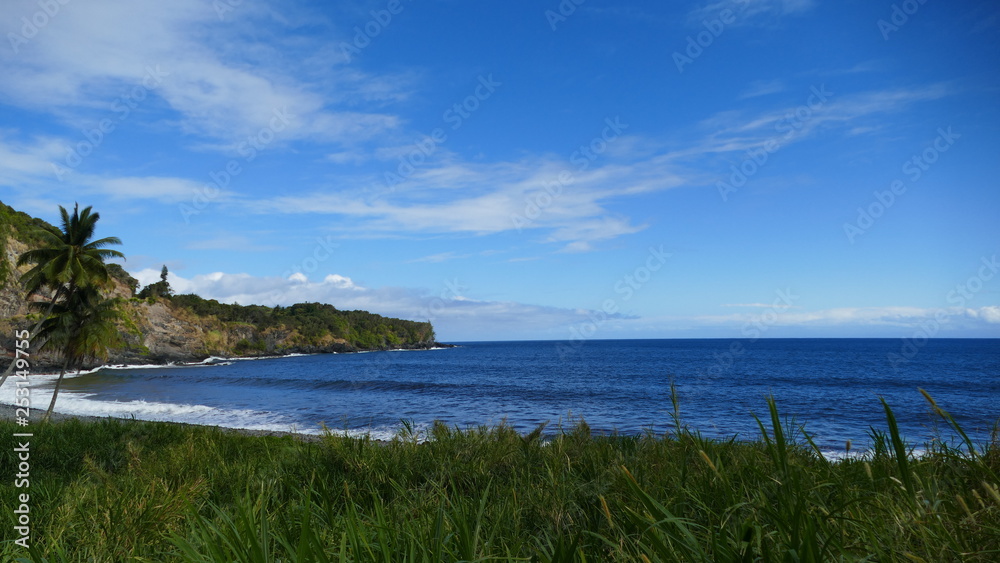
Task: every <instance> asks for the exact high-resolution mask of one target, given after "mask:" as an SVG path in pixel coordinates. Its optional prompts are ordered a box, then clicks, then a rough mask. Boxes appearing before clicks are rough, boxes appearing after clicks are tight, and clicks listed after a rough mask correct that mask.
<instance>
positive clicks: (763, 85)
mask: <svg viewBox="0 0 1000 563" xmlns="http://www.w3.org/2000/svg"><path fill="white" fill-rule="evenodd" d="M784 91H785V82H784V81H783V80H780V79H777V78H776V79H774V80H754V81H753V82H751V83H750V86H749V87H747V89H746V90H745V91H744V92H743V93H742V94H740V95H739V98H740V99H741V100H746V99H749V98H758V97H760V96H766V95H768V94H777V93H778V92H784Z"/></svg>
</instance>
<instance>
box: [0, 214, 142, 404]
mask: <svg viewBox="0 0 1000 563" xmlns="http://www.w3.org/2000/svg"><path fill="white" fill-rule="evenodd" d="M59 213H60V216H61V225H62V227H61V228H57V227H54V226H52V225H46V226H45V227H42V228H39V229H36V231H35V232H34V233H32V238H35V239H37V240H38V241H39V244H40V246H39V247H38V248H35V249H32V250H28V251H27V252H25V253H23V254H21V256H20V257H19V258H18V260H17V265H18V266H24V265H31V268H30V269H29V270H28V271H27V272H25V273H24V275H22V276H21V284H22V285H23V286H24V290H25V292H26V293H27V295H28V299H31V297H32V296H34V295H43V296H45V298H46V299H47V300H48V310H47V311H46V312H45V314H44V315H42V318H41V320H39V321H38V324H36V325H35V328H34V329H33V330H32V331H31V337H30V338H32V339H33V338H34V337H35V335H36V334H37V333H38V332H39V330H41V328H42V325H43V324H44V323H45V322H46V321H47V320H48V319H49V318H50V316H51V315H52V314H53V313H54V312H55V309H56V306H57V305H58V304H59V303H63V304H64V305H66V306H67V307H73V306H75V305H74V304H76V305H79V304H81V303H84V302H85V301H86V300H81V299H77V296H76V293H77V291H79V290H81V289H93V290H95V291H99V290H100V289H104V288H106V287H107V286H108V285H109V284H110V283H111V281H110V280H111V276H110V275H109V274H108V268H107V265H106V264H105V263H104V261H105V260H106V259H108V258H124V257H125V255H124V254H122V253H121V252H119V251H117V250H112V249H109V248H107V247H108V246H112V245H119V244H121V240H120V239H118V238H117V237H105V238H102V239H97V240H93V237H94V230H95V227H96V225H97V221H98V220H99V219H100V218H101V215H100V214H99V213H92V212H91V207H86V208H84V210H83V211H80V206H79V204H77V205H76V206H75V207H74V208H73V214H72V215H70V213H69V212H68V211H66V209H65V208H64V207H63V206H61V205H60V206H59ZM90 301H93V300H90ZM77 317H78V320H80V319H86V318H88V317H87V315H83V314H80V315H77ZM64 320H65V319H64ZM52 334H54V333H52ZM11 367H13V363H12V364H11ZM10 372H11V369H10V368H8V370H7V372H6V373H5V374H4V376H3V379H0V386H2V385H3V384H4V382H6V380H7V376H8V375H10ZM60 381H61V378H60ZM56 393H58V384H57V387H56Z"/></svg>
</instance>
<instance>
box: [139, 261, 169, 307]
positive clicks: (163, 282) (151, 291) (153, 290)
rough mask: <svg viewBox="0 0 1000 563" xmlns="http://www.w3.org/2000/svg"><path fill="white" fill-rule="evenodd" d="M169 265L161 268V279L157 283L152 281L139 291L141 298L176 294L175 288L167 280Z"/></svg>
mask: <svg viewBox="0 0 1000 563" xmlns="http://www.w3.org/2000/svg"><path fill="white" fill-rule="evenodd" d="M168 274H169V272H168V271H167V267H166V266H165V265H164V266H163V269H162V270H160V281H158V282H156V283H151V284H149V285H147V286H146V287H144V288H142V291H140V292H139V295H138V297H139V299H148V298H150V297H153V298H156V297H172V296H173V295H174V290H173V288H171V287H170V282H168V281H167V275H168Z"/></svg>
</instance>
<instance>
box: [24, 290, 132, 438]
mask: <svg viewBox="0 0 1000 563" xmlns="http://www.w3.org/2000/svg"><path fill="white" fill-rule="evenodd" d="M65 291H66V290H65V289H64V290H61V291H60V293H62V292H65ZM64 297H65V298H64V299H61V300H59V301H58V302H57V304H56V305H55V306H54V307H52V308H51V314H50V315H49V316H48V317H46V319H45V320H44V321H43V322H42V325H41V328H40V330H39V332H38V338H39V339H40V340H41V341H42V345H41V347H40V349H41V350H45V349H50V350H54V351H55V352H57V353H59V354H62V357H63V365H62V369H61V370H60V371H59V379H58V380H56V386H55V389H53V391H52V400H51V401H50V402H49V408H48V410H47V411H46V412H45V418H44V419H43V420H48V419H49V417H50V416H51V415H52V409H54V408H55V406H56V398H57V397H58V396H59V387H60V386H61V385H62V380H63V377H64V376H65V375H66V372H67V370H70V369H79V368H80V367H82V366H83V362H84V361H86V360H87V359H94V360H97V359H100V360H107V358H108V348H110V347H112V346H115V345H117V344H120V343H121V333H120V332H119V330H118V322H119V321H120V320H121V319H122V315H121V313H120V312H119V310H118V299H106V298H104V296H102V295H101V292H100V290H98V289H97V288H95V287H93V286H82V287H77V288H76V290H75V291H74V292H73V293H72V294H68V293H67V294H65V296H64ZM36 306H38V307H44V306H45V305H44V304H41V303H38V304H36Z"/></svg>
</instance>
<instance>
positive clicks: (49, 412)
mask: <svg viewBox="0 0 1000 563" xmlns="http://www.w3.org/2000/svg"><path fill="white" fill-rule="evenodd" d="M69 360H70V359H69V358H68V357H67V358H66V361H65V362H63V367H62V369H61V370H60V371H59V379H57V380H56V387H55V389H53V390H52V400H51V401H49V410H47V411H45V416H44V417H42V422H48V420H49V417H50V416H52V409H54V408H56V397H58V396H59V386H60V385H62V380H63V376H64V375H66V370H67V369H68V368H69Z"/></svg>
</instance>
